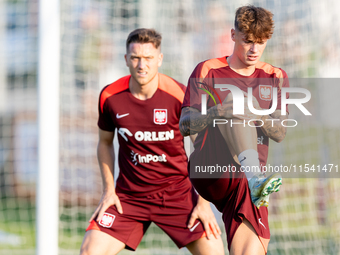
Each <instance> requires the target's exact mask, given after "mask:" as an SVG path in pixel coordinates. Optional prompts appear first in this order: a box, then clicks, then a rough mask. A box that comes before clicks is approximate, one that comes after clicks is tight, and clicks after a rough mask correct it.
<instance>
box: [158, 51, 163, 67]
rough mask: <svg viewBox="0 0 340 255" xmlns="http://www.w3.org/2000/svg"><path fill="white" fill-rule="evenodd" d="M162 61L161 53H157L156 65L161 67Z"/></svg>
mask: <svg viewBox="0 0 340 255" xmlns="http://www.w3.org/2000/svg"><path fill="white" fill-rule="evenodd" d="M162 63H163V53H159V55H158V67H161V65H162Z"/></svg>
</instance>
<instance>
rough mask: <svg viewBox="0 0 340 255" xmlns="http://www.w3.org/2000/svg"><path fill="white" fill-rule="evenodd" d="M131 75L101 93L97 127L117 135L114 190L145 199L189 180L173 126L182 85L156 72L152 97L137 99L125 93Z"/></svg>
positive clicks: (181, 149) (176, 119) (180, 99)
mask: <svg viewBox="0 0 340 255" xmlns="http://www.w3.org/2000/svg"><path fill="white" fill-rule="evenodd" d="M130 77H131V75H128V76H125V77H123V78H121V79H119V80H117V81H116V82H114V83H112V84H110V85H108V86H106V87H105V88H104V89H103V90H102V92H101V94H100V98H99V120H98V126H99V128H100V129H102V130H105V131H110V132H113V131H115V129H117V131H118V141H119V157H118V163H119V168H120V173H119V177H118V179H117V185H116V191H117V192H121V193H127V194H132V195H134V196H146V195H149V194H152V193H156V192H159V191H161V190H164V189H166V188H167V187H168V186H169V185H171V184H172V183H174V182H179V181H181V180H183V179H184V178H186V177H187V176H188V172H187V157H186V154H185V150H184V143H183V136H182V135H181V133H180V131H179V126H178V123H179V118H180V114H181V106H182V102H183V98H184V92H185V86H184V85H183V84H181V83H178V82H177V81H175V80H173V79H172V78H170V77H168V76H166V75H163V74H159V82H158V89H157V91H156V92H155V94H154V95H153V97H152V98H150V99H147V100H139V99H137V98H135V97H134V96H133V95H132V94H131V93H130V90H129V80H130Z"/></svg>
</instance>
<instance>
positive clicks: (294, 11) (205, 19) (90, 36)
mask: <svg viewBox="0 0 340 255" xmlns="http://www.w3.org/2000/svg"><path fill="white" fill-rule="evenodd" d="M249 3H251V4H254V5H256V6H262V7H264V8H267V9H269V10H271V11H272V12H273V13H274V19H275V32H274V35H273V38H272V39H271V40H270V41H269V43H268V45H267V48H266V51H265V54H264V56H263V59H262V60H263V61H266V62H269V63H271V64H273V65H274V66H278V67H281V68H283V69H284V70H285V71H286V72H287V74H288V76H289V77H295V78H302V77H303V78H307V77H308V78H316V77H339V76H340V71H339V70H340V50H339V47H338V46H339V45H340V35H339V33H338V32H337V31H340V16H339V15H338V10H339V9H340V4H339V2H338V1H336V0H326V1H318V0H299V1H296V0H294V1H293V0H278V1H275V2H274V1H267V0H258V1H251V0H250V1H238V2H237V3H236V2H235V1H234V2H233V1H222V0H215V1H207V0H198V1H193V0H186V1H179V0H172V1H170V0H164V1H156V0H124V1H118V0H69V1H65V0H62V1H61V32H62V36H61V63H60V66H61V84H60V89H61V90H60V91H61V94H60V197H59V202H60V208H59V215H60V219H59V248H60V250H59V254H78V251H79V248H80V245H81V241H82V238H83V235H84V230H85V228H86V227H87V220H88V219H89V217H90V215H91V214H92V212H93V210H94V208H95V207H96V205H97V203H98V200H99V199H100V195H101V189H102V186H101V185H102V184H101V179H100V173H99V169H98V166H97V160H96V144H97V139H98V138H97V126H96V121H97V101H98V95H99V91H100V90H101V88H102V87H104V86H105V85H106V84H108V83H111V82H113V81H114V80H116V79H118V78H119V77H121V76H123V75H126V74H128V69H127V67H126V66H125V62H124V53H125V40H126V37H127V35H128V34H129V32H131V31H132V30H133V29H135V28H138V27H153V28H155V29H157V30H158V31H160V32H161V33H162V35H163V41H162V51H163V53H164V62H163V66H162V68H161V72H163V73H165V74H167V75H170V76H172V77H173V78H175V79H177V80H178V81H180V82H182V83H184V84H186V82H187V79H188V77H189V75H190V73H191V71H192V70H193V68H194V67H195V66H196V64H197V63H198V62H200V61H203V60H206V59H209V58H213V57H220V56H222V55H228V54H231V53H232V48H233V43H232V41H231V39H230V36H229V34H230V29H231V28H232V27H233V20H234V13H235V10H236V8H237V7H239V6H241V5H243V4H249ZM0 14H3V15H0V17H1V18H0V46H1V47H0V48H1V51H0V54H1V55H0V58H1V59H2V60H4V61H0V62H1V63H0V76H1V77H0V81H4V82H0V94H1V96H0V100H1V104H0V108H1V109H0V114H1V115H0V199H1V200H0V254H6V255H7V254H35V250H34V249H35V246H36V245H35V220H36V219H35V184H36V183H35V180H36V173H37V137H38V130H37V103H36V102H37V91H36V76H37V70H36V67H37V49H38V48H37V47H38V46H37V26H38V24H37V20H38V18H37V14H38V1H36V0H33V1H32V0H30V1H28V0H1V1H0ZM311 91H312V96H316V95H320V96H322V95H324V96H326V100H327V99H328V97H327V94H325V93H318V91H316V90H311ZM334 94H336V93H333V96H334ZM328 96H331V95H328ZM329 101H330V100H327V103H326V104H328V105H330V104H331V102H329ZM334 101H339V100H336V98H335V100H334ZM334 107H336V105H335V106H334ZM334 107H333V109H334ZM335 112H336V111H335ZM333 117H334V118H335V119H336V120H337V119H339V117H338V116H337V115H336V113H334V116H333ZM320 118H322V116H320ZM312 124H313V123H312ZM312 124H310V123H306V124H305V125H299V128H296V129H290V130H289V132H288V134H287V137H286V139H285V140H284V141H283V142H282V143H281V144H279V145H277V146H276V145H274V144H271V146H272V150H271V154H270V159H269V163H273V164H274V163H276V162H285V163H289V164H290V163H291V162H290V160H291V161H292V162H294V163H296V164H305V163H309V164H313V163H314V164H328V163H332V162H333V163H339V158H340V151H339V144H340V132H339V130H340V129H339V123H338V121H335V122H332V124H329V125H326V126H322V125H321V126H320V125H319V126H318V125H314V124H315V123H314V124H313V125H312ZM116 147H117V146H116ZM339 189H340V180H339V179H337V178H332V179H330V178H328V179H322V178H318V179H315V178H314V179H312V178H303V179H302V178H301V179H294V178H290V179H285V180H284V185H283V187H282V190H281V191H280V192H279V193H277V194H274V195H272V197H271V203H270V208H269V211H270V227H271V234H272V239H271V243H270V245H269V252H268V254H340V247H339V243H340V233H339V232H340V225H339V222H340V221H339V214H338V211H339V210H340V208H339V203H338V201H339V199H340V195H339V192H338V191H339ZM218 217H219V215H218ZM221 224H222V223H221ZM221 228H223V227H222V225H221ZM223 240H224V243H226V241H225V240H226V239H225V237H223ZM129 253H130V252H127V251H124V252H122V254H129ZM135 254H188V251H187V250H178V249H177V248H176V247H175V245H174V244H173V243H172V242H171V240H170V239H169V238H168V237H167V236H166V235H165V234H164V233H162V232H161V231H160V230H159V229H158V228H157V227H156V226H155V225H152V226H151V227H150V229H149V230H148V232H147V234H146V235H145V237H144V239H143V240H142V243H141V245H140V246H139V248H138V249H137V251H136V252H135Z"/></svg>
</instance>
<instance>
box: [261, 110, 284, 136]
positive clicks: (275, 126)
mask: <svg viewBox="0 0 340 255" xmlns="http://www.w3.org/2000/svg"><path fill="white" fill-rule="evenodd" d="M266 119H267V120H268V119H280V121H265V120H266ZM284 119H286V116H281V115H280V113H279V112H274V113H273V114H271V116H266V117H265V119H264V121H263V122H264V125H263V126H262V130H263V132H264V133H265V135H266V136H268V137H270V138H271V139H273V140H274V141H276V142H280V141H282V140H283V139H284V138H285V136H286V132H287V128H286V127H284V126H282V125H281V121H282V120H284Z"/></svg>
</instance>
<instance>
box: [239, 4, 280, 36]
mask: <svg viewBox="0 0 340 255" xmlns="http://www.w3.org/2000/svg"><path fill="white" fill-rule="evenodd" d="M273 16H274V15H273V14H272V13H271V12H270V11H268V10H266V9H264V8H261V7H255V6H253V5H247V6H242V7H240V8H238V9H237V10H236V14H235V29H236V30H238V31H240V32H242V33H243V34H245V36H246V40H249V41H253V42H262V41H263V40H265V39H270V38H271V37H272V34H273V33H274V21H273Z"/></svg>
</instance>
